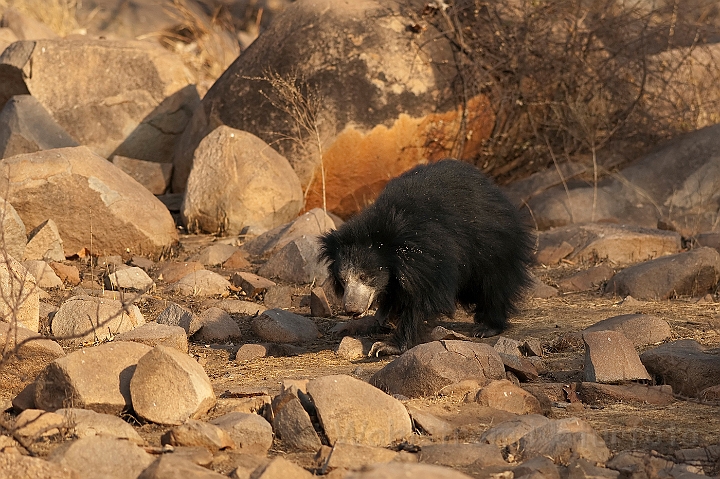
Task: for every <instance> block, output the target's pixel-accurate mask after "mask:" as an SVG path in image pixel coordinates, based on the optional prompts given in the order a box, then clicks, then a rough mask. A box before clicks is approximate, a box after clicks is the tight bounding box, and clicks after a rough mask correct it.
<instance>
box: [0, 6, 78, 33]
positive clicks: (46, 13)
mask: <svg viewBox="0 0 720 479" xmlns="http://www.w3.org/2000/svg"><path fill="white" fill-rule="evenodd" d="M0 6H2V7H11V8H14V9H16V10H18V11H19V12H21V13H24V14H26V15H28V16H30V17H32V18H34V19H35V20H38V21H39V22H42V23H44V24H45V25H47V26H48V27H50V28H51V29H52V30H53V31H54V32H55V33H57V34H58V35H60V36H61V37H64V36H67V35H69V34H71V33H73V32H77V31H78V30H79V29H80V25H79V24H78V21H77V16H76V14H77V8H78V2H77V0H0Z"/></svg>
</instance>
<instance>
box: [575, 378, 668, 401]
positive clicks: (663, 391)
mask: <svg viewBox="0 0 720 479" xmlns="http://www.w3.org/2000/svg"><path fill="white" fill-rule="evenodd" d="M579 392H580V397H581V399H582V401H583V402H584V403H587V404H615V403H619V402H622V403H628V402H630V403H633V402H634V403H641V404H656V405H658V406H667V405H669V404H672V403H673V402H675V396H673V391H672V387H670V386H668V385H664V386H648V385H645V384H633V383H631V384H618V385H616V384H599V383H589V382H584V383H582V384H581V386H580V391H579Z"/></svg>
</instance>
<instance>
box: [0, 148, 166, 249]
mask: <svg viewBox="0 0 720 479" xmlns="http://www.w3.org/2000/svg"><path fill="white" fill-rule="evenodd" d="M0 169H1V170H2V176H1V177H0V178H2V180H0V188H2V191H5V192H6V195H7V196H6V199H7V200H8V201H10V202H11V203H12V205H13V206H14V207H15V209H16V210H17V213H18V215H20V218H22V220H23V222H24V223H25V225H26V226H27V227H28V228H34V227H35V226H37V225H39V224H41V223H42V222H44V221H45V220H47V219H48V218H52V219H53V220H54V221H55V223H56V224H57V229H58V231H59V232H60V237H61V238H62V240H63V246H64V248H65V251H66V253H67V254H74V253H76V252H78V251H80V250H81V249H83V248H88V249H90V248H91V247H92V251H93V253H95V254H101V255H104V254H122V253H123V252H126V251H128V250H129V251H131V252H133V253H135V254H143V253H148V254H157V253H160V252H161V251H164V250H166V249H167V248H170V247H171V246H172V245H173V244H175V243H176V242H177V241H178V234H177V230H176V229H175V221H174V220H173V218H172V216H171V215H170V212H169V211H168V209H167V208H166V207H165V205H163V204H162V203H161V202H160V200H158V199H157V198H156V197H155V196H154V195H153V194H152V193H150V192H149V191H148V190H146V189H145V188H144V187H143V186H142V185H140V184H139V183H138V182H136V181H135V180H133V179H132V178H130V177H129V176H128V175H127V174H125V173H124V172H123V171H122V170H120V169H119V168H117V167H116V166H114V165H113V164H112V163H110V162H109V161H107V160H106V159H105V158H103V157H101V156H98V155H96V154H94V153H93V152H91V151H90V150H89V149H87V148H86V147H84V146H79V147H75V148H61V149H56V150H47V151H39V152H37V153H28V154H25V155H17V156H14V157H12V158H6V159H5V160H3V161H2V163H0ZM90 211H92V221H90V218H89V216H88V215H89V214H90V213H89V212H90ZM91 238H92V242H91Z"/></svg>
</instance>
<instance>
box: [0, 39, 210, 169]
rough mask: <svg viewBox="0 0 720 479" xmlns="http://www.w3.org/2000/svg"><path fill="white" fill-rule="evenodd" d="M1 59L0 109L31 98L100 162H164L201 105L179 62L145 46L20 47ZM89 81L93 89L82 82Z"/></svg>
mask: <svg viewBox="0 0 720 479" xmlns="http://www.w3.org/2000/svg"><path fill="white" fill-rule="evenodd" d="M78 58H83V61H82V62H78V61H76V60H77V59H78ZM3 60H4V64H3V66H4V68H5V69H6V72H7V73H6V79H5V81H4V82H3V88H2V90H0V104H4V103H5V100H6V99H7V98H8V97H9V96H11V95H16V94H18V93H25V94H27V93H29V94H30V95H32V96H33V97H34V98H36V99H37V100H38V102H39V103H41V104H42V105H43V106H44V107H45V108H46V109H47V110H48V112H49V113H50V115H51V116H52V117H53V118H54V119H55V120H56V121H57V122H58V123H59V124H60V126H61V127H62V128H64V129H65V130H66V131H67V132H68V133H69V134H70V136H72V137H73V138H74V139H76V140H77V141H78V143H80V144H81V145H87V146H88V147H89V148H91V149H92V150H93V151H94V152H95V153H97V154H98V155H101V156H103V157H104V158H110V157H111V156H113V155H122V156H127V157H130V158H138V159H141V160H148V161H158V162H162V163H169V162H170V156H171V155H172V152H173V150H174V147H175V143H176V139H177V136H178V135H179V134H180V133H182V131H183V130H184V129H185V126H186V125H187V123H188V121H189V119H190V115H192V110H193V109H194V108H195V106H196V105H197V103H198V101H199V97H198V94H197V90H196V88H195V87H194V86H191V82H192V79H191V77H190V76H189V75H188V73H187V69H186V67H185V66H184V65H183V63H182V61H181V60H180V59H179V58H177V56H176V55H174V54H173V53H171V52H168V51H167V50H165V49H163V48H162V47H160V46H159V45H153V44H152V43H148V42H144V41H119V40H118V41H115V40H109V39H102V40H100V39H96V40H95V39H90V38H84V37H82V38H76V39H67V38H63V39H57V40H37V41H29V40H26V41H23V42H18V43H16V44H15V45H14V48H13V50H12V51H11V52H7V51H6V52H5V55H4V56H3ZM129 64H134V65H135V68H126V65H129ZM29 70H32V75H30V74H28V73H27V72H28V71H29ZM58 78H67V79H68V81H57V79H58ZM87 78H93V83H92V85H89V84H87V83H83V82H85V81H86V79H87ZM130 85H131V86H132V87H130V88H129V86H130ZM108 119H112V121H108ZM108 163H109V162H108Z"/></svg>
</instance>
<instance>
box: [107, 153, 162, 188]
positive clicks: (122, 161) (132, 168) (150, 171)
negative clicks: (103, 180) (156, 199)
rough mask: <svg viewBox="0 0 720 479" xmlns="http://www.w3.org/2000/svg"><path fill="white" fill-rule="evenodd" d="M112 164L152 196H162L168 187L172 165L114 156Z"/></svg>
mask: <svg viewBox="0 0 720 479" xmlns="http://www.w3.org/2000/svg"><path fill="white" fill-rule="evenodd" d="M112 162H113V165H115V166H117V167H118V168H120V169H121V170H123V171H124V172H125V173H127V175H128V176H130V177H131V178H132V179H133V180H135V181H137V182H138V183H140V184H141V185H143V186H144V187H145V188H147V190H148V191H149V192H150V193H152V194H153V195H162V194H163V193H165V190H166V189H167V187H168V185H170V177H171V175H172V163H157V162H155V161H146V160H136V159H135V158H128V157H126V156H121V155H114V156H113V157H112Z"/></svg>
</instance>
